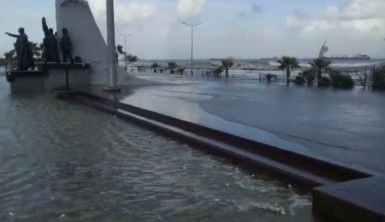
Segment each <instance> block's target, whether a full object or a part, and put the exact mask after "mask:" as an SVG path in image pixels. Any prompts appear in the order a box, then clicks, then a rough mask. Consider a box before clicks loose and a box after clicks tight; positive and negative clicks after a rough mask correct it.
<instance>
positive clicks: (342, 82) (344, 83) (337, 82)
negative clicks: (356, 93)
mask: <svg viewBox="0 0 385 222" xmlns="http://www.w3.org/2000/svg"><path fill="white" fill-rule="evenodd" d="M330 78H331V82H332V86H333V87H334V88H341V89H351V88H353V87H354V81H353V79H352V77H351V76H349V75H343V74H342V73H341V72H339V71H335V70H334V71H331V72H330Z"/></svg>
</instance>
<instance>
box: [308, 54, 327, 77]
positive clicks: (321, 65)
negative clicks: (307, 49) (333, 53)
mask: <svg viewBox="0 0 385 222" xmlns="http://www.w3.org/2000/svg"><path fill="white" fill-rule="evenodd" d="M309 64H310V65H311V66H312V67H313V69H314V70H316V71H317V81H318V82H319V81H320V79H321V78H322V72H323V71H324V70H328V69H329V68H330V64H331V62H330V61H329V60H326V59H324V58H318V59H315V60H314V61H313V62H310V63H309Z"/></svg>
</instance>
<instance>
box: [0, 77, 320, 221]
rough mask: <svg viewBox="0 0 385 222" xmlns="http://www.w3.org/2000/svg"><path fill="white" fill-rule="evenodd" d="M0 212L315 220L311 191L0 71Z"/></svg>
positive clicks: (2, 216) (39, 216) (42, 216)
mask: <svg viewBox="0 0 385 222" xmlns="http://www.w3.org/2000/svg"><path fill="white" fill-rule="evenodd" d="M0 165H1V168H0V208H1V211H0V221H293V222H294V221H295V222H302V221H314V220H313V218H312V215H311V196H310V195H302V194H298V193H296V192H295V191H294V190H293V189H292V188H291V187H290V186H289V185H287V184H283V183H281V182H278V181H275V180H273V179H271V178H269V177H267V176H263V175H262V174H258V173H257V172H247V171H244V170H242V169H241V168H239V166H236V165H233V164H230V163H228V162H227V161H226V160H224V159H220V158H216V157H214V156H211V155H207V154H205V153H203V152H201V151H198V150H194V149H192V148H191V147H189V146H187V145H185V144H183V143H179V142H175V141H173V140H172V139H169V138H166V137H163V136H160V135H157V134H156V133H153V132H151V131H149V130H146V129H143V128H140V127H138V126H135V125H132V124H130V123H127V122H124V121H122V120H119V119H117V118H114V117H113V116H110V115H107V114H104V113H102V112H99V111H96V110H94V109H92V108H89V107H86V106H82V105H77V104H73V103H66V102H62V101H58V100H55V99H54V98H53V96H52V95H50V94H46V95H29V96H10V95H9V88H8V84H7V83H6V81H5V80H4V77H2V78H0Z"/></svg>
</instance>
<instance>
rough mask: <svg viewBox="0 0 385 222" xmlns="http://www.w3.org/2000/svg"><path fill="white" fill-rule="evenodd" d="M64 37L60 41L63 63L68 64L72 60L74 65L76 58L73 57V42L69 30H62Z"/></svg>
mask: <svg viewBox="0 0 385 222" xmlns="http://www.w3.org/2000/svg"><path fill="white" fill-rule="evenodd" d="M62 35H63V36H62V37H61V39H60V47H61V51H62V54H63V62H68V59H69V60H70V62H71V64H73V63H74V58H73V57H72V42H71V38H70V36H69V33H68V29H66V28H63V29H62Z"/></svg>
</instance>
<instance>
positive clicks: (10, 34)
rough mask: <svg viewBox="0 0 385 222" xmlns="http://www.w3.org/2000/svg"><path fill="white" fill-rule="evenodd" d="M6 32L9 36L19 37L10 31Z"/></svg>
mask: <svg viewBox="0 0 385 222" xmlns="http://www.w3.org/2000/svg"><path fill="white" fill-rule="evenodd" d="M5 34H7V35H8V36H11V37H14V38H17V37H19V35H16V34H12V33H9V32H6V33H5Z"/></svg>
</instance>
